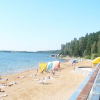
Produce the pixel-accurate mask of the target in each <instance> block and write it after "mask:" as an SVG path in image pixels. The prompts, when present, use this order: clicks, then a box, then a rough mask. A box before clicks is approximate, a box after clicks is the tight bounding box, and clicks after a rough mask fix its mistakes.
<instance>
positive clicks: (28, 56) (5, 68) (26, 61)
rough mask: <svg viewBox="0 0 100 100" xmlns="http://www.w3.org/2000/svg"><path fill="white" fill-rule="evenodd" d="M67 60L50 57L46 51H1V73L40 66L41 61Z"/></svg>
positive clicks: (6, 73) (21, 70)
mask: <svg viewBox="0 0 100 100" xmlns="http://www.w3.org/2000/svg"><path fill="white" fill-rule="evenodd" d="M55 60H58V61H60V62H64V61H65V60H63V59H59V58H53V57H50V54H45V53H5V52H1V53H0V75H2V76H3V75H10V74H15V73H20V72H23V71H26V70H28V69H29V70H31V69H37V68H39V63H42V62H45V63H47V62H51V61H55Z"/></svg>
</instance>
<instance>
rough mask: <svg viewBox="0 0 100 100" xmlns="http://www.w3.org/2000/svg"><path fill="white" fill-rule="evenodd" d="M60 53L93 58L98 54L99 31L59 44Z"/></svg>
mask: <svg viewBox="0 0 100 100" xmlns="http://www.w3.org/2000/svg"><path fill="white" fill-rule="evenodd" d="M61 54H63V55H69V56H75V57H78V56H80V57H84V58H88V59H90V58H91V59H94V58H96V57H98V56H100V31H98V32H95V33H94V32H93V33H90V34H88V33H87V34H86V35H85V37H80V38H79V39H78V40H77V39H76V38H74V39H73V40H72V41H71V42H67V43H66V44H62V45H61Z"/></svg>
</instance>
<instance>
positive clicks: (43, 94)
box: [0, 60, 91, 100]
mask: <svg viewBox="0 0 100 100" xmlns="http://www.w3.org/2000/svg"><path fill="white" fill-rule="evenodd" d="M69 63H70V62H69V61H68V62H65V63H62V64H61V69H60V71H56V73H55V75H54V77H53V76H52V75H51V74H50V73H47V72H45V73H40V72H39V71H38V73H37V70H36V69H35V70H29V71H26V72H22V73H18V74H14V75H9V76H3V77H2V78H7V79H8V81H0V85H1V84H7V86H6V87H4V88H1V92H0V100H1V99H4V100H68V98H70V96H71V95H72V94H73V93H74V92H75V90H76V89H77V88H78V87H79V86H80V84H81V83H82V82H83V81H84V79H85V78H86V77H87V75H83V74H79V73H76V72H75V71H74V70H73V66H69V67H67V64H69ZM77 66H83V67H86V66H89V67H90V66H91V61H90V60H85V61H83V62H78V63H76V65H75V67H77ZM35 74H37V75H36V76H34V75H35ZM31 75H33V76H31ZM19 76H25V77H24V78H22V77H21V78H18V77H19ZM48 76H50V77H51V79H46V81H45V83H44V84H39V80H38V79H42V78H47V77H48ZM13 81H14V82H16V83H17V82H18V83H17V84H13V85H11V86H8V84H9V82H13ZM4 94H7V96H6V95H4ZM3 95H4V96H5V97H1V96H3Z"/></svg>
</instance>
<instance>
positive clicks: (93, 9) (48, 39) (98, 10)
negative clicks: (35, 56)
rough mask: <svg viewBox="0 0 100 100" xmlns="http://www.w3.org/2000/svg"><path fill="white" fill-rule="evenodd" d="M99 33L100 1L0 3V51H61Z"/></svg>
mask: <svg viewBox="0 0 100 100" xmlns="http://www.w3.org/2000/svg"><path fill="white" fill-rule="evenodd" d="M97 31H100V0H0V50H15V51H39V50H58V49H61V44H65V43H66V42H70V41H71V40H73V39H74V38H77V39H79V37H82V36H85V35H86V33H92V32H97Z"/></svg>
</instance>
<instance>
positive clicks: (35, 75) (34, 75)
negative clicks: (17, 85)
mask: <svg viewBox="0 0 100 100" xmlns="http://www.w3.org/2000/svg"><path fill="white" fill-rule="evenodd" d="M29 76H37V74H33V75H29Z"/></svg>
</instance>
